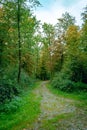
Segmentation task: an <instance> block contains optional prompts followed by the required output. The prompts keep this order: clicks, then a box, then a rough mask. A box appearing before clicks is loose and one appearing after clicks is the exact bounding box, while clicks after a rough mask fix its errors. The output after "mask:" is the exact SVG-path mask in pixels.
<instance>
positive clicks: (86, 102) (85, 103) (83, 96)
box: [47, 82, 87, 107]
mask: <svg viewBox="0 0 87 130" xmlns="http://www.w3.org/2000/svg"><path fill="white" fill-rule="evenodd" d="M47 87H48V88H49V89H50V91H51V92H52V93H54V94H56V95H57V96H60V97H64V98H69V99H73V100H75V101H80V103H78V104H77V105H78V106H79V107H87V92H73V93H69V92H64V91H60V90H58V89H56V88H53V87H52V86H51V84H50V82H49V83H48V84H47Z"/></svg>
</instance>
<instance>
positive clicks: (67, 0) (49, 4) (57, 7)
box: [34, 0, 87, 25]
mask: <svg viewBox="0 0 87 130" xmlns="http://www.w3.org/2000/svg"><path fill="white" fill-rule="evenodd" d="M39 2H40V3H41V4H42V7H38V8H37V9H36V10H35V12H34V13H35V15H36V17H37V19H38V20H41V22H42V23H44V22H47V23H51V24H56V23H57V19H58V18H61V16H62V13H64V12H65V11H67V12H69V13H70V14H71V15H72V16H75V17H76V21H77V24H78V25H81V23H82V21H81V16H80V14H81V12H82V11H83V8H84V7H85V6H86V5H87V0H39Z"/></svg>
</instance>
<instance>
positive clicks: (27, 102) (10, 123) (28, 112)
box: [0, 82, 40, 130]
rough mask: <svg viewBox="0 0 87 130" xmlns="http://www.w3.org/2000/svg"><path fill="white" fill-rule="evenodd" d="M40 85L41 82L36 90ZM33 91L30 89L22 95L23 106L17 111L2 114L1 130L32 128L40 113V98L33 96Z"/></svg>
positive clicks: (0, 119)
mask: <svg viewBox="0 0 87 130" xmlns="http://www.w3.org/2000/svg"><path fill="white" fill-rule="evenodd" d="M39 85H40V82H38V83H36V85H35V86H34V88H36V87H37V86H39ZM34 88H33V89H34ZM33 89H30V88H28V89H27V90H26V91H25V92H24V93H23V94H22V95H21V97H20V98H21V100H20V102H21V106H20V107H19V109H18V110H17V111H15V112H10V113H1V114H0V130H22V129H24V128H27V127H28V128H30V127H31V126H32V123H33V122H34V121H35V119H36V118H37V116H38V114H39V113H40V109H39V105H40V98H39V97H38V98H37V97H36V96H35V95H34V94H33Z"/></svg>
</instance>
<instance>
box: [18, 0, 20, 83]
mask: <svg viewBox="0 0 87 130" xmlns="http://www.w3.org/2000/svg"><path fill="white" fill-rule="evenodd" d="M17 20H18V77H17V80H18V83H19V82H20V75H21V36H20V0H18V16H17Z"/></svg>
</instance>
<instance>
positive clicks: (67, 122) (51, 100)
mask: <svg viewBox="0 0 87 130" xmlns="http://www.w3.org/2000/svg"><path fill="white" fill-rule="evenodd" d="M46 83H47V82H45V81H44V82H42V83H41V85H40V87H39V88H36V89H35V90H34V93H35V94H36V96H37V97H39V96H41V106H40V109H41V113H40V115H39V117H38V119H37V120H36V122H35V123H34V124H33V128H32V130H87V115H86V112H85V111H84V110H82V109H78V108H77V107H76V105H75V104H76V101H74V100H70V99H66V98H63V97H58V96H56V95H54V94H52V93H51V92H50V90H49V89H48V88H47V87H46ZM60 115H66V118H62V119H61V120H58V121H55V122H53V123H51V124H50V125H52V127H50V128H49V126H48V127H47V126H46V127H45V123H47V121H49V120H52V119H53V118H55V117H58V116H60ZM67 115H69V116H67ZM53 125H54V126H53ZM27 130H30V129H27Z"/></svg>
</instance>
